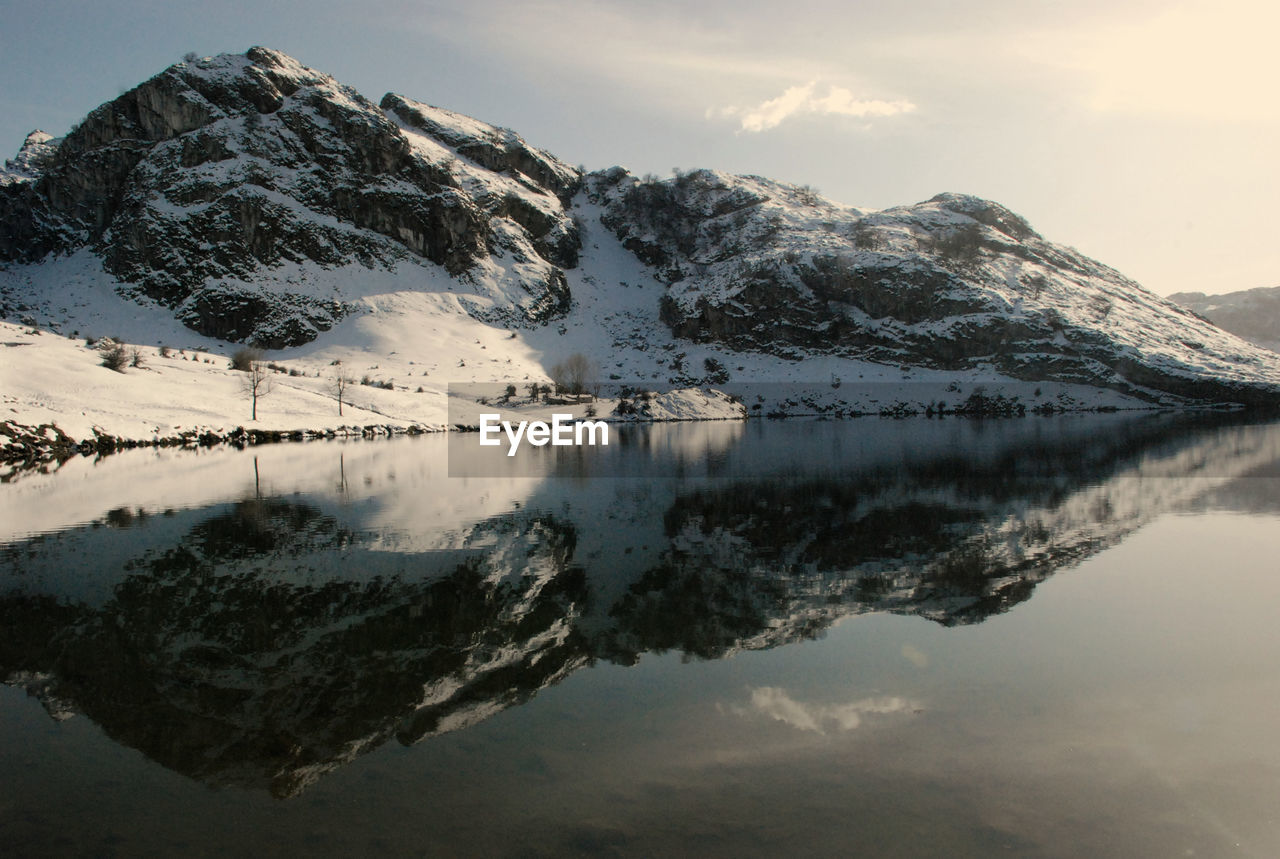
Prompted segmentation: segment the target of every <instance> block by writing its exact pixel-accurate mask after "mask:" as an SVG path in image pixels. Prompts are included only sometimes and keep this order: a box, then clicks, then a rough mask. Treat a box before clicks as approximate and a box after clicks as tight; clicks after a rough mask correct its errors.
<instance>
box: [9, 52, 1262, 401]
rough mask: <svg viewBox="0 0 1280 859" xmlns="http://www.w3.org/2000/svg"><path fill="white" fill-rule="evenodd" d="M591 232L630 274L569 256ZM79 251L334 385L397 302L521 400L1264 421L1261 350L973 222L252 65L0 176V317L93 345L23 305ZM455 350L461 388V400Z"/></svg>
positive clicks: (161, 90) (126, 293)
mask: <svg viewBox="0 0 1280 859" xmlns="http://www.w3.org/2000/svg"><path fill="white" fill-rule="evenodd" d="M601 229H603V230H604V231H607V232H608V233H609V234H610V235H611V238H612V239H613V240H616V241H617V242H618V243H619V244H620V246H621V248H623V249H625V252H626V253H627V254H628V255H629V256H630V258H631V260H632V261H633V262H622V261H615V260H613V259H612V258H611V257H609V254H607V253H603V254H595V255H593V254H591V253H588V251H590V250H591V249H592V248H590V247H588V246H587V242H588V241H590V243H591V245H592V247H594V248H597V249H598V248H600V247H602V245H601V244H600V241H601V240H600V237H599V233H598V231H599V230H601ZM584 231H588V232H591V234H592V237H591V238H590V239H584ZM77 253H88V254H89V255H90V256H91V257H93V258H96V259H100V260H101V266H102V277H101V279H100V280H101V282H100V284H99V285H97V286H95V287H94V288H95V289H98V292H99V293H105V292H108V291H110V292H112V293H114V294H116V295H118V296H119V297H120V298H123V299H124V300H125V301H126V302H132V303H133V304H135V305H139V304H140V305H144V306H147V307H150V308H152V310H150V311H148V312H150V313H152V314H153V316H155V317H157V318H159V317H161V316H164V315H167V316H169V318H175V319H177V320H178V321H180V322H181V323H182V324H183V325H185V326H186V327H187V328H189V329H191V330H193V331H195V332H198V333H199V334H201V335H204V336H206V337H209V338H214V339H216V340H218V341H223V342H239V343H254V344H257V345H259V346H263V347H267V348H271V349H277V350H285V351H286V353H287V352H288V350H290V349H293V350H300V351H299V352H298V354H299V355H303V356H314V357H317V358H319V357H326V356H329V357H330V361H332V360H339V358H340V356H339V355H338V354H337V353H336V352H333V348H334V344H336V343H339V342H342V341H343V340H344V339H346V338H344V337H343V336H335V335H334V334H331V333H330V332H334V330H335V328H337V327H339V326H344V330H345V329H346V328H349V327H350V321H351V320H355V319H358V318H365V319H366V322H368V318H369V317H370V316H371V315H378V314H383V316H382V317H381V318H382V319H384V320H385V318H386V317H385V314H386V313H387V310H388V306H389V303H390V302H389V300H388V297H389V296H393V295H396V296H402V297H403V299H404V300H403V301H400V300H399V299H397V301H398V303H397V304H396V310H395V311H394V312H395V313H397V314H401V315H402V316H403V315H405V314H417V315H418V317H419V318H417V319H415V320H410V319H408V318H407V316H406V317H405V321H404V323H403V324H404V327H405V329H406V330H407V329H409V328H411V327H415V326H416V327H418V328H420V329H426V328H429V327H431V326H432V325H434V324H435V323H440V327H439V330H446V328H447V330H449V331H453V332H454V333H455V335H456V336H453V339H456V340H463V339H468V342H470V341H471V340H474V343H475V344H477V345H480V346H481V347H482V348H487V345H486V343H485V342H484V341H485V337H486V332H488V333H495V332H501V333H502V334H503V336H507V337H509V338H511V339H514V340H515V341H517V345H518V346H520V347H521V349H520V350H518V351H517V352H513V353H512V354H510V355H508V360H507V362H506V363H508V364H511V365H512V367H511V368H510V369H506V368H504V369H503V371H502V372H503V374H502V375H498V374H496V373H490V374H488V375H487V377H484V378H486V379H487V380H489V381H497V380H501V379H506V378H508V376H507V375H506V373H508V372H510V373H512V375H513V376H514V377H515V378H517V379H518V378H519V377H520V376H521V375H523V376H525V378H528V377H530V376H532V375H539V374H540V375H542V376H543V377H544V378H545V375H546V373H547V369H548V368H549V367H550V365H551V364H554V363H555V359H556V357H557V355H556V354H555V353H557V352H562V353H567V352H570V351H574V350H578V351H588V350H590V353H594V356H595V357H596V359H597V361H598V362H599V363H600V364H601V366H602V370H605V371H614V372H610V373H609V375H611V376H613V377H616V378H623V379H635V380H657V381H659V382H660V383H665V384H669V385H673V386H680V385H689V384H698V383H702V382H707V381H719V380H722V379H727V373H724V372H721V371H718V370H714V369H713V368H714V367H721V368H725V367H728V366H738V365H742V370H741V372H746V373H748V374H749V375H750V374H751V373H752V370H750V369H748V365H755V366H774V364H770V363H769V362H775V364H776V362H778V361H779V360H781V361H783V362H784V364H795V365H798V366H802V367H808V368H811V369H810V370H809V371H808V373H807V375H808V378H809V380H810V381H812V382H818V383H822V382H825V381H826V380H827V379H828V378H830V379H831V380H832V381H834V382H837V384H836V385H835V387H838V382H839V380H841V379H853V378H861V377H863V376H864V375H866V372H865V370H866V368H867V366H868V365H876V366H879V367H881V368H884V372H888V371H889V370H892V369H893V368H901V369H902V371H903V372H904V373H905V374H906V375H907V376H908V377H911V378H917V377H920V376H921V374H924V373H926V371H937V372H941V373H965V374H970V375H972V374H975V373H976V374H979V375H982V374H985V375H987V376H989V377H991V378H992V379H993V380H995V381H1000V380H1005V381H1008V380H1019V381H1023V382H1040V381H1045V382H1056V383H1061V384H1070V385H1084V386H1088V387H1092V388H1098V389H1110V390H1113V391H1117V392H1120V393H1121V394H1123V395H1125V396H1127V397H1130V398H1132V399H1133V401H1134V402H1135V404H1140V403H1160V402H1164V403H1177V402H1185V401H1188V400H1196V401H1234V402H1244V403H1252V404H1269V405H1270V404H1275V403H1276V402H1277V401H1280V366H1277V363H1276V361H1275V360H1274V356H1273V354H1272V353H1270V352H1266V351H1265V350H1260V349H1257V348H1256V347H1253V346H1252V345H1250V344H1248V343H1245V342H1243V341H1241V340H1239V339H1237V338H1235V337H1233V336H1231V335H1229V334H1227V333H1225V332H1222V331H1221V330H1220V329H1218V328H1216V327H1215V326H1213V325H1211V324H1209V323H1207V322H1206V321H1205V320H1204V319H1203V318H1201V317H1199V316H1197V315H1196V314H1194V313H1190V312H1188V311H1186V310H1185V309H1184V308H1182V307H1180V306H1178V305H1176V304H1175V303H1173V302H1170V301H1167V300H1165V299H1162V298H1160V297H1158V296H1155V295H1154V294H1152V293H1150V292H1147V291H1146V290H1144V289H1142V288H1141V287H1140V286H1139V285H1138V284H1136V283H1134V282H1133V281H1131V280H1129V279H1127V278H1125V277H1124V276H1123V275H1121V274H1120V273H1119V272H1116V271H1115V270H1114V269H1111V268H1109V267H1107V266H1105V265H1103V264H1101V263H1098V262H1096V261H1094V260H1091V259H1089V258H1087V257H1084V256H1083V255H1081V254H1079V253H1078V252H1076V251H1074V250H1073V249H1070V248H1066V247H1064V246H1060V245H1056V244H1053V243H1052V242H1049V241H1047V240H1045V239H1044V238H1043V237H1042V236H1040V234H1039V233H1037V232H1036V231H1035V230H1034V229H1033V228H1032V226H1031V225H1030V224H1028V223H1027V222H1026V220H1025V219H1023V218H1021V217H1020V216H1018V215H1016V214H1014V213H1013V212H1011V211H1009V210H1008V209H1006V208H1005V207H1003V206H1001V205H999V204H998V203H994V202H992V201H988V200H982V199H980V198H977V197H972V196H969V195H961V194H939V195H937V196H935V197H933V198H931V199H930V200H928V201H925V202H923V203H917V204H914V205H909V206H897V207H892V208H889V209H884V210H880V211H871V210H865V209H859V208H856V207H851V206H844V205H841V204H838V203H834V202H832V201H829V200H825V199H823V198H822V197H821V196H820V195H818V194H817V193H816V192H814V191H813V190H812V189H809V188H806V187H797V186H794V185H787V184H786V183H782V182H776V181H773V180H769V179H764V178H762V177H753V176H734V175H731V174H726V173H722V172H718V171H714V170H695V171H689V172H687V173H683V172H682V173H677V174H676V175H674V176H673V177H670V178H667V179H661V180H660V179H657V178H656V177H636V176H634V175H632V174H630V173H629V172H628V171H626V170H624V169H623V168H620V167H614V168H609V169H606V170H599V171H595V172H591V173H584V172H583V171H582V170H580V169H578V168H574V167H571V166H569V165H568V164H565V163H564V162H562V161H560V160H559V159H557V158H555V156H553V155H551V154H550V153H547V152H545V151H543V150H540V149H537V148H536V147H533V146H531V145H529V144H528V143H527V142H525V141H524V140H523V138H521V137H520V136H519V135H518V134H516V133H515V132H514V131H511V130H509V129H503V128H500V127H498V126H493V125H490V124H488V123H484V122H481V121H479V120H475V119H472V118H470V117H467V116H465V115H463V114H459V113H456V112H453V111H449V110H445V109H443V108H437V107H432V106H430V105H427V104H425V103H423V102H418V101H415V100H413V99H410V98H408V97H406V96H403V95H399V94H396V93H388V94H387V95H385V96H384V97H383V98H382V99H381V101H380V102H379V103H378V104H376V105H375V104H374V103H373V102H372V101H370V100H369V99H367V98H365V97H364V96H361V95H360V94H359V93H357V92H355V91H354V90H352V89H350V88H349V87H346V86H344V85H342V84H341V83H339V82H338V81H336V80H335V79H334V78H332V77H330V76H328V75H325V74H323V73H321V72H317V71H315V70H314V69H310V68H308V67H306V66H304V65H302V64H301V63H299V62H298V61H296V60H294V59H292V58H290V57H288V56H286V55H284V54H282V53H280V52H278V51H273V50H270V49H267V48H261V47H255V48H251V49H250V50H249V51H248V52H246V53H245V54H243V55H235V54H222V55H218V56H216V57H206V58H192V57H189V58H188V59H187V60H184V61H183V62H181V63H178V64H175V65H173V66H171V67H169V68H168V69H166V70H164V71H163V72H161V73H160V74H158V75H156V76H154V77H152V78H151V79H149V80H147V81H145V82H143V83H142V84H140V85H139V86H137V87H135V88H133V89H131V90H129V91H128V92H126V93H124V94H123V95H121V96H119V97H118V98H116V99H114V100H112V101H110V102H107V103H106V104H104V105H102V106H101V107H99V108H97V109H96V110H95V111H93V112H91V113H90V114H89V115H88V116H87V117H86V119H85V120H84V121H83V122H82V123H80V124H79V125H78V126H77V127H75V128H73V129H72V130H71V131H70V132H69V133H68V134H67V135H66V136H64V137H62V138H53V137H50V136H48V135H45V134H43V133H40V134H34V133H33V135H31V136H29V137H28V139H27V141H26V142H25V143H24V145H23V148H22V151H21V152H20V153H19V155H18V157H17V158H15V159H13V160H12V161H10V162H7V163H6V166H5V170H4V171H3V172H2V173H0V310H2V311H3V315H4V316H5V317H6V318H9V319H12V320H15V321H23V320H24V319H25V318H30V319H33V320H35V321H37V322H42V324H49V325H59V326H60V327H61V328H70V327H72V326H75V327H76V328H77V329H79V328H83V327H88V326H89V325H90V324H97V323H91V321H90V320H89V318H88V316H87V314H86V313H84V312H79V311H77V310H75V309H74V308H68V307H65V306H62V307H60V306H59V305H60V304H62V303H63V302H61V301H60V300H59V297H58V296H57V295H51V294H49V291H48V290H47V289H44V288H40V287H36V286H33V285H32V284H35V283H36V282H38V281H41V280H43V279H48V278H47V277H46V276H44V275H41V274H40V269H41V266H44V267H46V268H48V267H49V266H50V265H55V266H56V264H57V261H58V260H60V259H63V258H66V257H68V256H74V255H75V254H77ZM602 259H603V262H601V260H602ZM359 269H363V270H364V271H365V272H366V274H359V273H358V270H359ZM624 269H625V270H627V271H634V272H636V273H637V274H636V275H632V276H628V277H625V278H624V277H621V276H619V272H621V271H622V270H624ZM95 277H96V276H95ZM365 282H367V283H368V285H367V286H366V285H362V284H364V283H365ZM646 284H654V285H656V286H657V287H658V289H656V290H655V289H651V288H650V293H649V295H648V296H646V297H645V298H643V299H640V298H638V297H637V296H636V294H635V292H634V289H635V287H636V286H641V287H642V288H649V287H647V286H645V285H646ZM100 300H102V301H105V300H109V299H106V298H94V299H93V301H94V302H98V301H100ZM410 303H414V304H415V309H412V310H408V309H406V307H407V305H408V304H410ZM23 307H25V308H27V309H26V310H25V311H24V310H23V309H22V308H23ZM33 308H34V309H35V311H37V312H33ZM63 311H65V312H63ZM424 314H425V315H424ZM468 320H470V321H468ZM360 324H361V325H365V328H366V329H368V328H369V325H372V324H373V323H371V322H368V324H366V323H360ZM548 330H552V331H555V332H556V336H554V337H553V336H550V335H548V334H547V331H548ZM464 331H465V332H466V333H463V332H464ZM99 333H100V334H106V333H108V332H106V331H102V332H99ZM451 336H452V335H451ZM557 337H558V339H557ZM383 339H384V340H385V338H383ZM440 348H441V347H437V348H436V350H435V351H436V359H437V360H436V361H435V364H436V365H437V366H438V367H439V366H443V365H444V358H445V357H446V356H444V355H441V354H440ZM511 348H512V349H515V348H516V346H512V347H511ZM326 349H328V350H329V352H328V353H326V352H325V350H326ZM378 350H382V354H383V355H384V356H387V352H389V351H390V350H389V349H387V347H386V343H385V342H384V343H381V344H380V345H379V346H377V347H376V348H373V350H372V351H378ZM366 351H368V350H366ZM322 353H323V354H322ZM330 353H332V355H330ZM344 354H345V353H344ZM456 354H457V356H458V357H457V364H458V366H459V367H468V372H467V373H460V374H458V375H459V376H466V377H467V378H470V379H478V378H482V377H481V376H479V375H477V373H476V372H475V371H474V370H473V369H471V367H472V365H471V364H468V358H469V357H470V356H471V352H458V353H456ZM750 356H757V357H758V359H759V360H755V359H752V360H744V359H745V358H750ZM479 357H481V359H482V360H483V361H484V362H486V363H491V361H490V358H489V356H479ZM615 358H617V359H619V360H613V359H615ZM698 358H702V359H703V363H705V364H706V367H707V372H706V373H703V372H701V369H700V368H699V367H698V365H697V363H696V362H697V360H698ZM410 363H413V362H410ZM877 372H880V371H877ZM800 375H805V374H804V373H801V374H800ZM795 376H796V374H795V373H791V374H790V376H789V377H790V378H794V377H795ZM738 378H739V379H740V380H743V379H744V377H741V376H740V377H738Z"/></svg>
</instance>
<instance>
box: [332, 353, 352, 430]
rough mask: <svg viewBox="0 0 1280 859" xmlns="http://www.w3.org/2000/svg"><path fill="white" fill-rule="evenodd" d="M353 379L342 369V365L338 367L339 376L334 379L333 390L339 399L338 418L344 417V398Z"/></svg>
mask: <svg viewBox="0 0 1280 859" xmlns="http://www.w3.org/2000/svg"><path fill="white" fill-rule="evenodd" d="M352 381H353V380H352V378H351V377H350V376H348V375H347V371H346V370H344V369H342V365H341V364H339V365H338V375H336V376H334V377H333V382H332V390H333V393H334V395H335V396H336V397H337V398H338V417H342V397H343V395H344V394H346V392H347V388H348V387H349V386H350V385H351V383H352Z"/></svg>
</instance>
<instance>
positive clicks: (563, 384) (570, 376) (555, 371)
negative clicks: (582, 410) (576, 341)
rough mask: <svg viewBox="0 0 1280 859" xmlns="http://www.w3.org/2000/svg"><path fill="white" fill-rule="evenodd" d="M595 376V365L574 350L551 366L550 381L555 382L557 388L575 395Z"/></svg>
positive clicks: (578, 394) (582, 390)
mask: <svg viewBox="0 0 1280 859" xmlns="http://www.w3.org/2000/svg"><path fill="white" fill-rule="evenodd" d="M595 376H596V372H595V365H594V364H592V362H591V359H590V358H588V357H587V356H586V355H583V354H582V353H581V352H574V353H573V354H572V355H570V356H569V357H568V358H566V359H565V360H564V361H563V362H562V363H559V364H556V365H555V366H554V367H552V368H551V381H553V382H555V385H556V388H557V390H562V391H567V392H569V393H570V394H573V395H574V396H575V397H577V396H581V395H582V394H583V393H584V392H585V391H586V390H587V388H588V387H589V386H590V385H591V383H592V382H593V381H594V379H595Z"/></svg>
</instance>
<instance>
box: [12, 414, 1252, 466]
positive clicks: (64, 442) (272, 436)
mask: <svg viewBox="0 0 1280 859" xmlns="http://www.w3.org/2000/svg"><path fill="white" fill-rule="evenodd" d="M1119 411H1150V412H1168V411H1213V412H1224V411H1262V410H1260V409H1259V410H1254V409H1249V408H1247V407H1242V406H1239V405H1238V404H1213V403H1197V404H1185V405H1178V406H1170V405H1154V404H1153V405H1151V406H1148V407H1145V408H1144V407H1133V408H1119V407H1116V406H1112V405H1101V406H1087V407H1083V406H1082V407H1076V408H1058V409H1053V410H1046V409H1025V408H1022V409H1009V408H993V409H984V410H974V409H947V410H940V411H936V412H934V411H928V410H914V409H907V408H900V407H889V408H884V409H881V410H880V411H879V412H856V413H855V412H841V413H838V414H827V413H821V412H813V413H810V412H803V413H799V412H798V413H785V414H783V413H777V412H774V413H769V414H747V415H744V416H742V417H739V418H727V417H710V416H708V417H688V418H672V417H662V418H650V419H647V420H646V419H637V418H635V417H632V416H618V415H608V416H604V417H602V418H601V420H603V421H606V422H608V423H610V424H615V425H624V424H625V425H637V424H657V423H695V422H708V421H711V422H722V421H726V420H740V421H743V422H751V421H759V420H791V419H810V420H840V421H845V420H857V419H860V418H880V419H890V420H907V419H913V418H915V419H924V420H941V419H945V418H960V419H965V420H985V419H1010V418H1031V417H1055V416H1065V415H1076V414H1080V415H1084V414H1110V413H1115V412H1119ZM449 432H460V433H474V432H479V427H478V426H477V425H471V424H463V423H459V424H450V425H441V426H429V425H424V424H364V425H360V424H351V425H346V426H339V427H329V428H325V429H306V428H303V429H291V430H279V429H257V428H247V427H244V426H237V427H235V428H234V429H232V430H230V431H227V432H222V431H215V430H211V429H190V430H183V431H180V432H177V433H175V434H173V435H169V436H162V437H156V438H145V439H139V438H128V437H124V436H116V435H112V434H110V433H106V432H101V431H99V430H97V429H96V428H95V430H94V436H93V437H92V438H82V439H76V438H74V437H72V436H70V435H68V434H67V433H66V432H64V431H63V430H62V429H61V428H60V427H59V426H58V425H57V424H56V423H41V424H23V423H19V422H18V421H16V420H5V421H0V465H3V466H5V467H7V468H8V469H9V472H8V474H5V475H0V483H3V482H7V480H8V479H9V478H10V477H11V476H12V475H13V474H15V473H16V472H20V471H28V470H31V469H36V468H41V467H43V466H47V465H50V464H55V463H56V464H61V463H63V462H66V461H68V460H71V459H74V458H75V457H77V456H85V457H88V456H97V457H99V458H101V457H106V456H110V455H111V454H114V453H120V452H122V451H125V450H138V449H145V448H185V449H191V450H196V449H200V448H212V447H218V446H222V445H227V446H229V447H235V448H239V449H244V448H246V447H253V446H257V445H263V444H280V443H286V442H307V441H332V440H335V439H345V440H356V439H379V438H384V439H390V438H395V437H400V436H421V435H429V434H434V433H449Z"/></svg>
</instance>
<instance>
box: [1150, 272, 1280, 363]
mask: <svg viewBox="0 0 1280 859" xmlns="http://www.w3.org/2000/svg"><path fill="white" fill-rule="evenodd" d="M1169 300H1170V301H1176V302H1178V303H1179V304H1181V305H1183V306H1185V307H1188V308H1190V309H1191V310H1194V311H1195V312H1196V313H1198V314H1200V315H1201V316H1203V317H1205V318H1206V319H1208V320H1209V321H1210V322H1212V323H1213V324H1214V325H1217V326H1218V327H1219V328H1222V329H1224V330H1226V331H1230V332H1231V333H1232V334H1235V335H1237V336H1239V337H1243V338H1244V339H1245V340H1248V341H1250V342H1251V343H1256V344H1258V345H1259V346H1265V347H1266V348H1268V349H1271V350H1272V351H1275V352H1280V286H1271V287H1265V286H1264V287H1259V288H1257V289H1243V290H1240V291H1239V292H1228V293H1225V294H1223V295H1205V294H1204V293H1203V292H1179V293H1177V294H1176V295H1171V296H1169Z"/></svg>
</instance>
